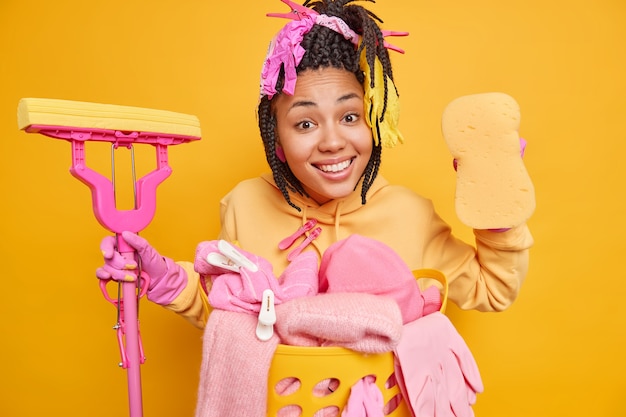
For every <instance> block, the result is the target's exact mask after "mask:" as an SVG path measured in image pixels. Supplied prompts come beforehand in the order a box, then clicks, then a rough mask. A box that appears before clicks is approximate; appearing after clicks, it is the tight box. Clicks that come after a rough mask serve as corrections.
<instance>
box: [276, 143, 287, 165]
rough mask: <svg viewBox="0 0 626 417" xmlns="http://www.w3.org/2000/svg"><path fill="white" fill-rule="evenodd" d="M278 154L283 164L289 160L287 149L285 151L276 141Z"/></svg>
mask: <svg viewBox="0 0 626 417" xmlns="http://www.w3.org/2000/svg"><path fill="white" fill-rule="evenodd" d="M276 156H277V157H278V159H279V160H280V162H282V163H283V164H284V163H285V162H287V158H285V151H283V147H282V146H280V145H279V144H278V142H276Z"/></svg>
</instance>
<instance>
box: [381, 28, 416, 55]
mask: <svg viewBox="0 0 626 417" xmlns="http://www.w3.org/2000/svg"><path fill="white" fill-rule="evenodd" d="M381 32H382V34H383V38H386V37H387V36H408V35H409V32H396V31H394V30H381ZM383 45H384V46H385V48H387V49H391V50H393V51H396V52H400V53H401V54H403V53H404V49H401V48H398V47H397V46H395V45H392V44H390V43H389V42H387V41H385V43H384V44H383Z"/></svg>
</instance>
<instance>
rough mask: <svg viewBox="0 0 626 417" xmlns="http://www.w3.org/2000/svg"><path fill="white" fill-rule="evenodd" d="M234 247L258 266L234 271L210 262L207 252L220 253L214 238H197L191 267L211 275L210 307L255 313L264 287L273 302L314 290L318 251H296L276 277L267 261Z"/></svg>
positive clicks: (202, 273) (259, 304)
mask: <svg viewBox="0 0 626 417" xmlns="http://www.w3.org/2000/svg"><path fill="white" fill-rule="evenodd" d="M237 250H238V252H239V253H241V254H242V255H243V256H245V257H246V258H248V259H249V260H250V261H252V263H254V264H255V265H256V266H257V267H258V270H257V271H250V270H249V269H248V268H245V267H242V268H241V269H240V270H239V272H233V271H230V270H227V269H224V268H222V267H218V266H215V265H211V264H209V263H208V262H207V256H208V255H209V254H210V253H219V249H218V241H217V240H211V241H205V242H200V243H199V244H198V247H197V248H196V257H195V261H194V269H195V271H196V272H198V273H199V274H200V275H201V276H205V277H206V276H211V281H212V285H211V289H210V291H209V303H210V304H211V306H212V307H214V308H218V309H221V310H228V311H236V312H240V313H249V314H257V313H258V312H259V310H260V308H261V302H262V295H263V291H264V290H266V289H270V290H272V292H273V293H274V302H275V304H276V305H278V304H280V303H282V302H284V301H287V300H290V299H293V298H299V297H306V296H310V295H315V294H317V292H318V277H317V255H315V254H314V253H313V252H304V253H301V254H300V255H298V256H297V257H296V258H295V259H294V260H293V261H292V262H291V263H290V264H289V266H288V267H287V269H285V271H284V272H283V273H282V274H281V276H280V277H276V276H275V275H274V272H273V267H272V264H270V263H269V261H267V260H266V259H264V258H262V257H260V256H257V255H254V254H252V253H250V252H247V251H245V250H243V249H241V248H237Z"/></svg>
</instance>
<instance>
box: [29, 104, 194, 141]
mask: <svg viewBox="0 0 626 417" xmlns="http://www.w3.org/2000/svg"><path fill="white" fill-rule="evenodd" d="M17 123H18V127H19V128H20V129H23V130H27V131H33V129H36V126H63V127H75V128H88V129H103V130H116V131H120V132H151V133H161V134H171V135H181V136H185V137H195V138H198V139H200V136H201V134H200V122H199V120H198V118H197V117H196V116H191V115H188V114H182V113H175V112H171V111H166V110H155V109H146V108H141V107H130V106H118V105H114V104H100V103H89V102H83V101H70V100H58V99H47V98H23V99H21V100H20V102H19V104H18V108H17ZM29 129H30V130H29Z"/></svg>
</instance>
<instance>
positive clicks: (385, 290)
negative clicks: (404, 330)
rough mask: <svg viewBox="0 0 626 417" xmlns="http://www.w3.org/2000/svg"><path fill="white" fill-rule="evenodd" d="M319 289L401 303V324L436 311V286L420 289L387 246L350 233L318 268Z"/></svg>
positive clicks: (335, 244) (403, 264)
mask: <svg viewBox="0 0 626 417" xmlns="http://www.w3.org/2000/svg"><path fill="white" fill-rule="evenodd" d="M319 278H320V288H319V289H320V292H361V293H368V294H375V295H382V296H386V297H391V298H393V299H394V300H396V302H397V303H398V305H399V306H400V311H401V312H402V321H403V323H409V322H411V321H414V320H416V319H418V318H420V317H422V316H423V315H425V314H429V313H432V312H433V311H437V310H439V308H440V307H441V295H440V294H439V290H438V289H437V288H436V287H434V286H433V287H430V288H428V289H427V290H426V291H424V292H421V291H420V289H419V286H418V285H417V281H416V279H415V277H414V276H413V273H412V272H411V270H410V269H409V267H408V265H407V264H406V263H405V262H404V261H403V260H402V258H400V256H399V255H398V254H397V253H396V252H395V251H394V250H393V249H391V248H390V247H389V246H387V245H385V244H384V243H382V242H379V241H377V240H374V239H370V238H367V237H364V236H360V235H351V236H349V237H347V238H346V239H343V240H340V241H338V242H336V243H334V244H333V245H331V246H330V247H329V248H328V249H327V250H326V252H324V255H323V256H322V261H321V264H320V270H319Z"/></svg>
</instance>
